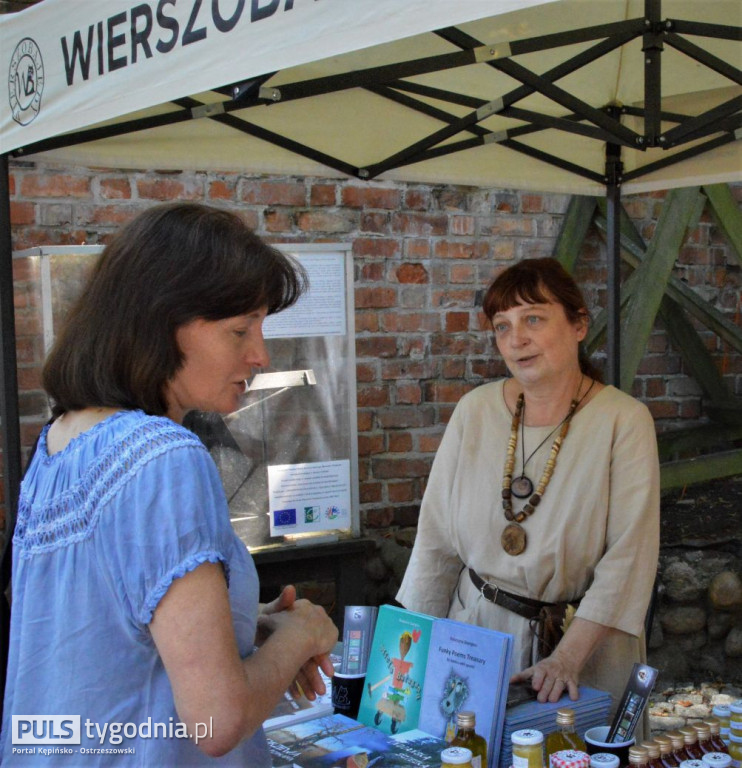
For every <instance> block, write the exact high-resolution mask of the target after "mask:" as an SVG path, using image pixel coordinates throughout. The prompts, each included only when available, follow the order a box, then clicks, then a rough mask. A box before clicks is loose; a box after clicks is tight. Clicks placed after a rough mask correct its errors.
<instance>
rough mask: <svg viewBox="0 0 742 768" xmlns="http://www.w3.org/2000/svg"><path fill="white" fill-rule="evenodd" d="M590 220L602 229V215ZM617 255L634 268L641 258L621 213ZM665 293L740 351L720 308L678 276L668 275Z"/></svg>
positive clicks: (741, 337) (737, 334) (739, 338)
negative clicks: (618, 253)
mask: <svg viewBox="0 0 742 768" xmlns="http://www.w3.org/2000/svg"><path fill="white" fill-rule="evenodd" d="M598 206H599V207H601V206H602V201H601V200H598ZM594 224H595V226H596V228H597V229H598V230H599V231H600V232H603V233H605V231H606V220H605V217H603V216H597V217H596V218H595V220H594ZM621 258H622V259H623V260H624V261H625V262H626V263H627V264H630V265H631V266H632V267H634V269H636V268H638V266H639V265H640V264H641V262H642V260H643V259H644V244H643V240H642V239H641V236H640V235H639V234H638V233H637V232H636V229H635V228H634V225H633V224H632V222H631V220H630V219H629V218H628V216H624V215H622V216H621ZM667 295H668V296H669V297H670V298H671V299H673V300H674V301H676V302H677V303H678V304H680V306H682V307H683V309H684V310H685V311H686V312H688V313H689V314H690V315H692V316H693V317H695V318H696V319H697V320H698V321H699V322H701V323H703V324H704V325H705V326H706V327H707V328H708V329H709V330H711V331H713V332H714V333H715V334H716V335H717V336H719V337H720V338H721V339H722V340H723V341H725V342H726V343H727V344H729V346H731V347H732V348H733V349H735V350H736V351H737V352H742V328H740V327H739V326H737V325H735V324H734V323H733V322H732V321H731V320H729V318H728V317H727V316H726V315H725V314H724V313H723V312H720V311H719V310H718V309H716V308H715V307H712V306H711V304H709V303H708V302H707V301H704V300H703V299H702V298H701V297H700V296H699V295H698V294H697V293H696V292H695V291H694V290H693V289H692V288H690V287H689V286H688V285H686V284H685V283H684V282H682V280H678V279H677V278H676V277H674V276H671V277H670V279H669V281H668V283H667Z"/></svg>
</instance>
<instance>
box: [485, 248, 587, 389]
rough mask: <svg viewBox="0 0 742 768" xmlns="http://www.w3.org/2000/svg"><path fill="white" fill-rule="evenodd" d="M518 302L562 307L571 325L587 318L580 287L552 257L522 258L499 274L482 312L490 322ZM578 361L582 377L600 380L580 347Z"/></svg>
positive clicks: (488, 291) (486, 297) (486, 295)
mask: <svg viewBox="0 0 742 768" xmlns="http://www.w3.org/2000/svg"><path fill="white" fill-rule="evenodd" d="M521 303H525V304H553V303H557V304H561V305H562V307H564V313H565V315H566V316H567V319H568V320H569V321H570V322H571V323H576V322H578V321H579V320H581V319H582V318H584V319H586V320H589V318H590V314H589V312H588V311H587V305H586V303H585V297H584V296H583V295H582V291H581V290H580V287H579V286H578V285H577V283H576V282H575V280H574V278H573V277H572V275H570V274H569V272H567V270H566V269H565V268H564V267H563V266H562V265H561V264H560V263H559V262H558V261H557V260H556V259H553V258H543V259H523V261H519V262H518V263H517V264H513V266H512V267H508V268H507V269H506V270H504V271H503V272H500V274H499V275H498V276H497V277H496V278H495V279H494V280H493V281H492V284H491V285H490V287H489V288H488V289H487V292H486V293H485V295H484V301H483V302H482V310H483V311H484V314H485V316H486V317H487V319H488V320H489V321H490V322H492V320H493V318H494V316H495V315H496V314H497V313H498V312H504V311H505V310H507V309H510V308H512V307H514V306H515V305H516V304H521ZM579 361H580V369H581V370H582V372H583V373H584V374H585V375H587V376H590V377H592V378H593V379H596V380H597V381H602V376H601V374H600V371H599V370H598V369H597V368H596V367H595V365H593V363H592V362H591V361H590V360H589V359H588V356H587V353H586V351H585V349H584V347H583V346H582V345H580V353H579Z"/></svg>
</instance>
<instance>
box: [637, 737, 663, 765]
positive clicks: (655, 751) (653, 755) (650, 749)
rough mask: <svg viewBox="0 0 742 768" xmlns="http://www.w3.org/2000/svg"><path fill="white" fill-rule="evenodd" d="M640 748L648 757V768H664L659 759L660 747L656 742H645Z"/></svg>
mask: <svg viewBox="0 0 742 768" xmlns="http://www.w3.org/2000/svg"><path fill="white" fill-rule="evenodd" d="M642 746H643V747H644V749H646V750H647V755H648V756H649V768H664V766H663V765H662V760H661V759H660V745H659V744H658V743H657V742H656V741H645V742H642Z"/></svg>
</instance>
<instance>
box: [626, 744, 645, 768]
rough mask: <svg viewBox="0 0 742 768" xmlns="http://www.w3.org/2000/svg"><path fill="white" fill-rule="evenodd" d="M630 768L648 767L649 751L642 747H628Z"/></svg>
mask: <svg viewBox="0 0 742 768" xmlns="http://www.w3.org/2000/svg"><path fill="white" fill-rule="evenodd" d="M629 765H630V766H631V768H649V752H647V750H646V749H645V748H644V747H629Z"/></svg>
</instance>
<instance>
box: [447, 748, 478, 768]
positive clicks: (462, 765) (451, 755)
mask: <svg viewBox="0 0 742 768" xmlns="http://www.w3.org/2000/svg"><path fill="white" fill-rule="evenodd" d="M471 758H472V753H471V750H470V749H466V747H448V749H444V750H443V752H441V768H472V765H471Z"/></svg>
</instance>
